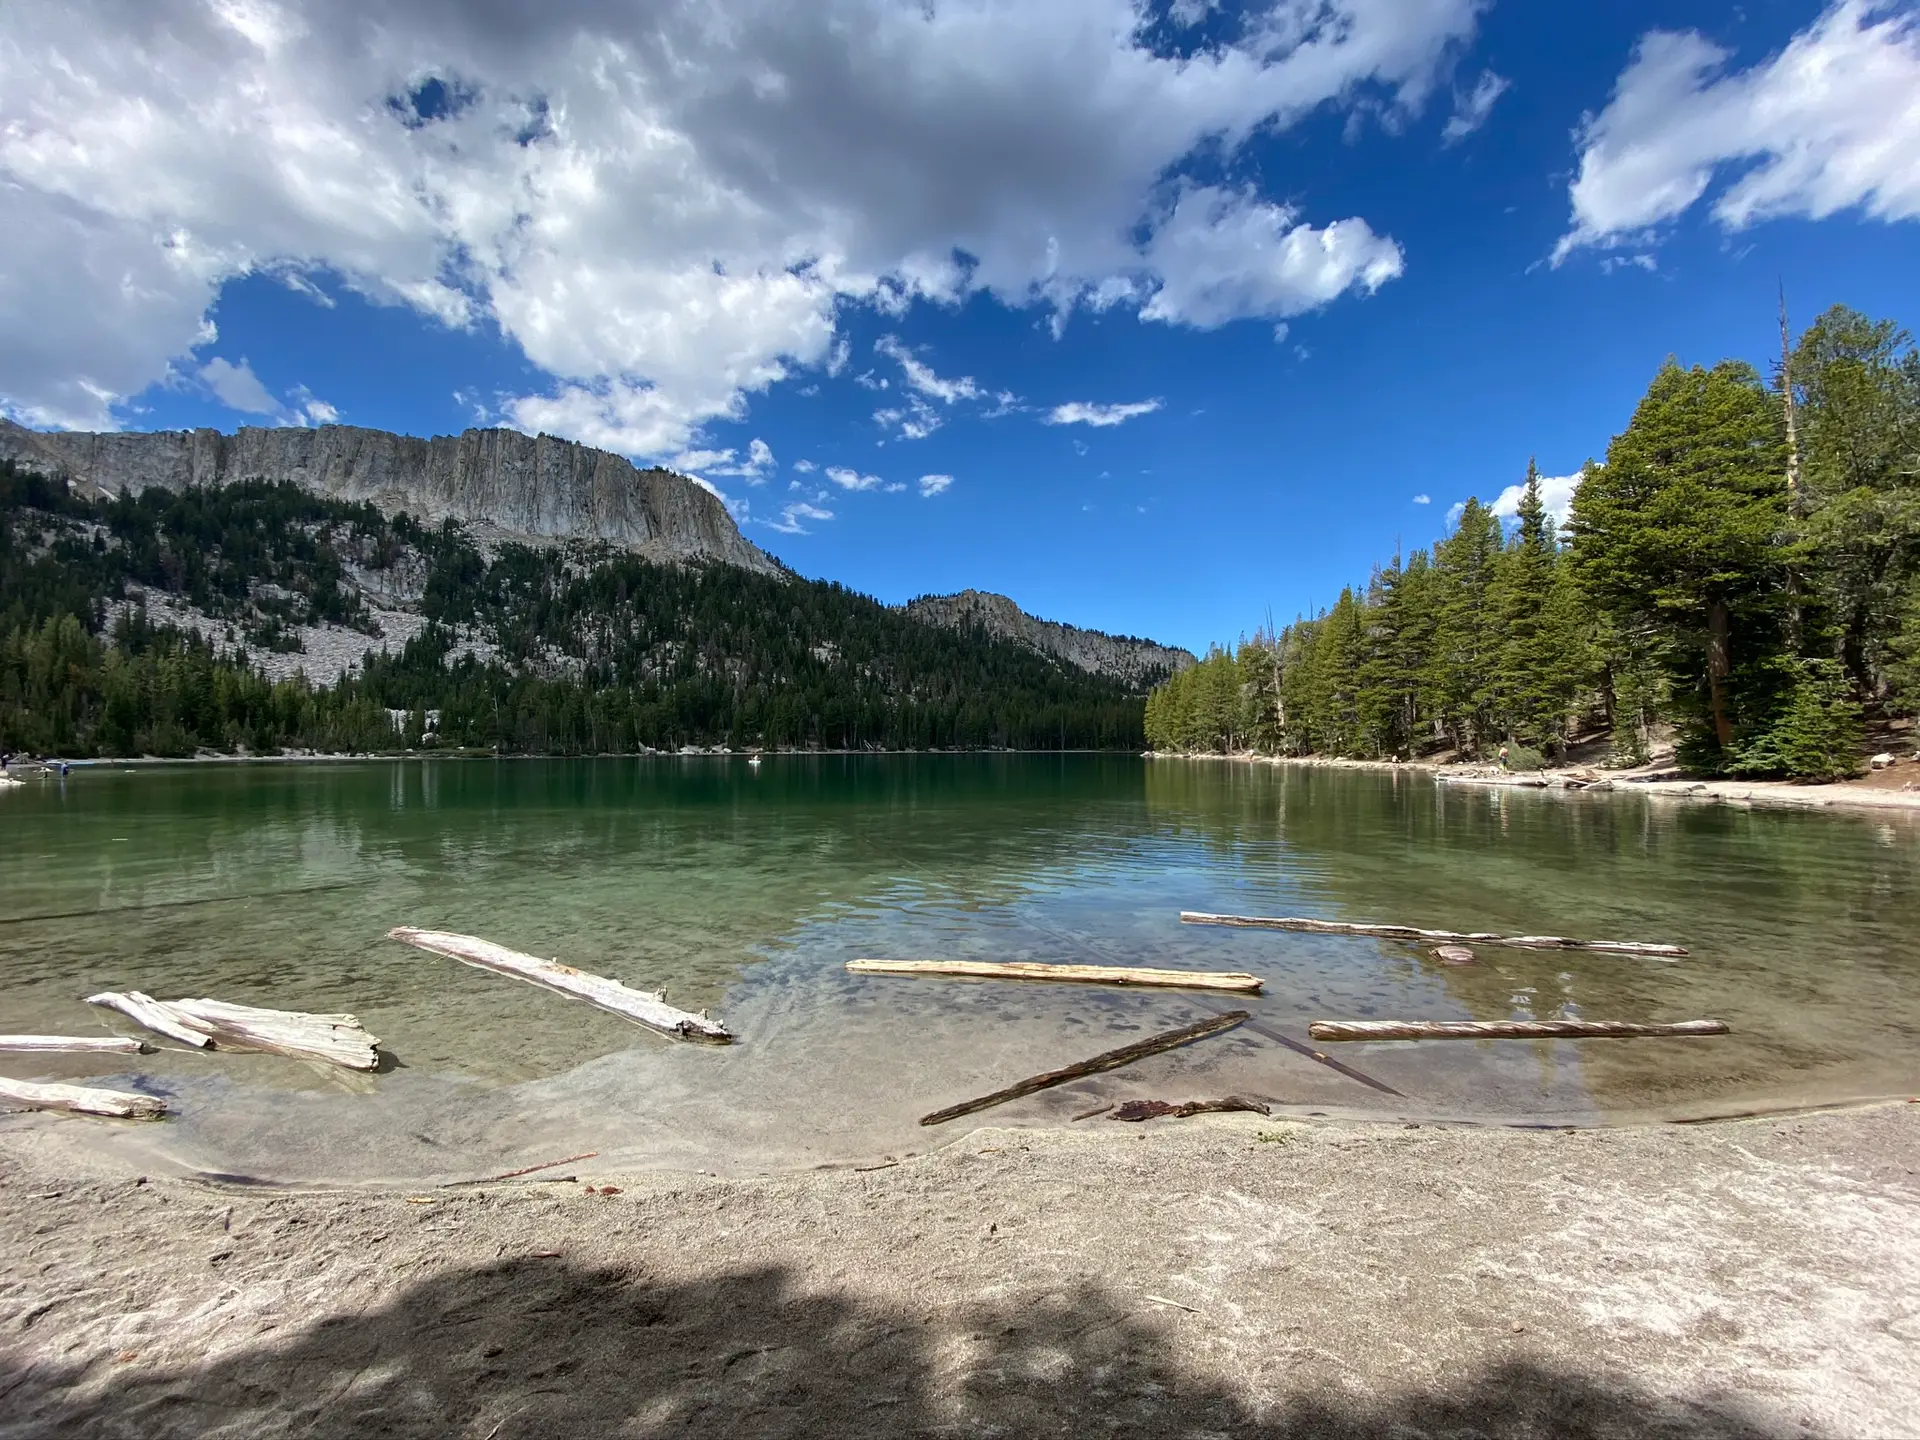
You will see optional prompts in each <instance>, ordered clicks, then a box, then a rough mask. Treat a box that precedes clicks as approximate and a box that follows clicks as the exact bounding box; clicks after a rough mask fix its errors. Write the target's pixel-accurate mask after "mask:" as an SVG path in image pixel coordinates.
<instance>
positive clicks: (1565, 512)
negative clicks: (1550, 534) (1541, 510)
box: [1490, 471, 1580, 525]
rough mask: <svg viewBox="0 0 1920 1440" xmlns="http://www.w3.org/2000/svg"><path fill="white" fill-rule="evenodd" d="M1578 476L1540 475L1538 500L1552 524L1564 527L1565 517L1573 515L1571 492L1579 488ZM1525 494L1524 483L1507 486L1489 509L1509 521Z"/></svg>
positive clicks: (1576, 472) (1517, 510)
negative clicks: (1542, 504)
mask: <svg viewBox="0 0 1920 1440" xmlns="http://www.w3.org/2000/svg"><path fill="white" fill-rule="evenodd" d="M1579 485H1580V474H1579V472H1578V471H1575V472H1574V473H1573V474H1571V475H1542V476H1541V477H1540V499H1541V501H1542V502H1543V503H1544V504H1545V505H1546V507H1547V513H1548V514H1549V515H1551V516H1553V519H1554V523H1555V524H1557V525H1564V524H1566V523H1567V517H1568V516H1569V515H1571V514H1573V492H1574V491H1575V490H1576V489H1577V488H1579ZM1526 493H1527V487H1526V482H1524V481H1522V482H1521V483H1520V484H1518V485H1509V486H1507V488H1506V489H1504V490H1502V491H1501V492H1500V494H1499V497H1498V498H1497V499H1495V500H1494V502H1493V504H1492V506H1491V507H1490V508H1491V509H1492V511H1493V513H1494V514H1496V515H1498V516H1499V517H1500V518H1501V519H1502V520H1511V519H1513V518H1514V517H1515V516H1516V515H1518V514H1519V513H1520V497H1521V496H1523V495H1525V494H1526Z"/></svg>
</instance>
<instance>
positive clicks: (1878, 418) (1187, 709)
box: [1146, 307, 1920, 779]
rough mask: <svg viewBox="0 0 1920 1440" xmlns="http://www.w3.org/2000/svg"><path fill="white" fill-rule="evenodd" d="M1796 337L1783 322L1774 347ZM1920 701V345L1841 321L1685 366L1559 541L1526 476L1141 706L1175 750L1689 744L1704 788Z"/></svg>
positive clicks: (1775, 770)
mask: <svg viewBox="0 0 1920 1440" xmlns="http://www.w3.org/2000/svg"><path fill="white" fill-rule="evenodd" d="M1784 338H1785V331H1784V327H1783V340H1784ZM1916 709H1920V354H1917V353H1916V351H1915V349H1914V345H1913V342H1912V339H1911V337H1910V336H1909V335H1908V333H1907V332H1906V331H1904V330H1902V329H1901V328H1900V327H1899V326H1897V325H1895V324H1894V323H1892V322H1890V321H1876V320H1870V319H1868V318H1867V317H1866V316H1863V315H1860V314H1858V313H1856V312H1854V311H1852V310H1848V309H1846V308H1843V307H1836V308H1834V309H1832V310H1829V311H1828V312H1827V313H1825V314H1824V315H1822V316H1821V317H1820V318H1819V319H1818V320H1817V321H1815V322H1814V324H1813V325H1812V326H1811V327H1809V328H1808V329H1807V330H1806V332H1805V333H1804V334H1802V335H1801V336H1800V337H1799V339H1798V341H1797V342H1796V343H1795V344H1793V346H1792V347H1791V349H1790V351H1789V350H1787V349H1786V347H1785V346H1784V345H1783V355H1782V358H1781V361H1780V363H1779V364H1778V365H1776V366H1775V369H1774V373H1773V375H1772V376H1771V377H1770V378H1769V379H1763V378H1762V377H1761V375H1760V374H1759V372H1757V371H1756V370H1755V369H1754V368H1753V367H1752V366H1751V365H1748V364H1746V363H1743V362H1740V361H1735V360H1728V361H1723V362H1721V363H1720V364H1718V365H1715V366H1714V367H1712V368H1711V369H1703V368H1700V367H1697V366H1696V367H1694V368H1691V369H1687V368H1683V367H1681V366H1680V365H1679V364H1678V363H1677V362H1675V361H1672V360H1669V361H1668V362H1667V364H1665V365H1664V366H1663V367H1662V368H1661V369H1660V371H1659V373H1658V374H1657V375H1655V376H1654V378H1653V383H1652V384H1651V385H1650V386H1649V387H1648V389H1647V393H1646V395H1645V397H1644V398H1643V399H1642V400H1641V401H1640V403H1639V405H1638V407H1637V408H1636V409H1635V411H1634V413H1633V416H1632V418H1631V420H1630V421H1629V422H1628V424H1627V426H1626V428H1625V429H1624V430H1623V431H1622V432H1621V433H1620V434H1618V435H1617V436H1615V437H1614V439H1613V442H1612V443H1611V444H1610V445H1609V446H1608V448H1607V453H1606V459H1605V461H1604V463H1596V462H1592V461H1590V462H1589V463H1588V464H1587V466H1586V467H1585V468H1584V470H1583V471H1582V474H1581V480H1580V483H1579V485H1578V488H1577V489H1576V491H1575V493H1574V500H1573V507H1572V514H1571V517H1570V519H1569V521H1568V523H1567V525H1566V526H1565V529H1564V531H1561V530H1559V529H1558V528H1557V527H1556V526H1555V525H1554V523H1553V520H1552V517H1551V516H1550V515H1549V514H1548V513H1547V510H1546V507H1545V505H1544V503H1543V501H1542V497H1541V493H1540V484H1539V476H1538V474H1537V472H1534V471H1533V470H1532V468H1531V467H1529V474H1528V476H1527V487H1526V491H1525V497H1524V499H1523V500H1522V502H1521V504H1520V505H1519V507H1518V513H1517V515H1516V516H1515V517H1514V524H1513V525H1512V528H1511V531H1510V532H1509V531H1508V529H1507V527H1505V526H1503V524H1502V522H1501V520H1500V519H1499V518H1498V517H1496V516H1495V515H1494V514H1493V513H1492V512H1491V511H1490V510H1489V509H1488V507H1487V506H1485V505H1484V504H1482V503H1481V502H1480V501H1479V500H1477V499H1472V500H1469V501H1467V503H1466V505H1465V507H1464V508H1463V509H1462V511H1461V513H1460V515H1459V518H1458V520H1457V522H1456V523H1455V524H1454V526H1453V529H1452V532H1451V533H1450V534H1448V535H1447V536H1446V537H1445V538H1444V539H1442V540H1440V541H1439V542H1438V543H1436V544H1435V545H1434V546H1433V548H1432V549H1431V550H1416V551H1414V552H1413V553H1412V554H1411V555H1408V556H1405V557H1400V556H1396V557H1395V558H1394V559H1393V560H1392V561H1391V562H1390V563H1388V564H1386V565H1384V566H1381V567H1380V568H1378V569H1376V570H1375V571H1374V573H1373V575H1372V576H1371V577H1370V578H1369V579H1368V581H1367V582H1366V584H1364V585H1361V586H1355V587H1351V588H1349V589H1347V590H1345V591H1343V592H1342V593H1341V595H1340V598H1339V600H1338V601H1337V602H1336V603H1335V604H1334V605H1333V606H1332V608H1330V609H1328V610H1325V611H1323V612H1321V613H1320V614H1318V615H1314V616H1312V617H1305V618H1301V619H1299V620H1296V621H1295V622H1294V623H1293V624H1291V625H1288V626H1286V627H1285V628H1283V629H1280V630H1279V631H1278V633H1273V632H1272V631H1271V630H1263V631H1262V632H1260V633H1257V634H1255V635H1254V636H1253V637H1252V638H1250V639H1243V640H1242V642H1241V643H1240V644H1239V645H1238V646H1236V647H1234V648H1233V649H1231V650H1228V649H1222V648H1215V649H1214V650H1213V651H1212V653H1210V654H1209V655H1208V656H1207V658H1206V659H1205V660H1204V661H1203V662H1202V663H1201V664H1200V665H1198V666H1197V667H1194V668H1192V669H1189V670H1186V671H1184V672H1182V673H1181V674H1179V675H1177V676H1175V677H1173V678H1172V679H1171V680H1170V681H1168V682H1167V683H1165V684H1164V685H1162V686H1161V687H1160V688H1158V689H1156V690H1155V692H1154V693H1153V694H1152V696H1151V697H1150V698H1149V699H1148V702H1147V716H1146V726H1147V736H1148V740H1149V743H1150V744H1152V745H1153V746H1155V747H1156V748H1159V749H1166V750H1196V751H1218V750H1231V751H1237V750H1248V749H1253V750H1262V751H1266V752H1270V753H1277V754H1286V755H1309V754H1321V755H1335V756H1352V757H1356V758H1384V757H1399V758H1413V757H1416V756H1419V755H1422V754H1426V753H1429V752H1433V751H1438V750H1443V749H1450V750H1453V751H1455V752H1457V753H1459V754H1461V755H1463V756H1469V757H1472V756H1486V755H1488V754H1489V753H1490V752H1491V751H1492V750H1494V749H1495V748H1496V747H1498V746H1499V745H1501V744H1503V743H1504V744H1508V745H1509V746H1511V747H1515V748H1514V754H1515V755H1516V757H1518V758H1520V759H1521V760H1522V761H1523V762H1528V761H1533V760H1535V759H1536V758H1537V757H1536V756H1535V755H1534V754H1533V753H1531V752H1539V753H1540V755H1543V756H1545V757H1547V758H1552V757H1556V756H1558V755H1560V754H1562V753H1564V751H1565V749H1566V747H1567V745H1568V743H1569V740H1570V738H1571V737H1572V736H1574V735H1575V734H1577V733H1581V732H1584V731H1590V730H1597V729H1606V730H1610V731H1611V734H1612V747H1613V753H1614V757H1615V758H1616V759H1617V760H1618V761H1620V762H1622V763H1633V762H1638V761H1641V760H1644V759H1645V758H1646V757H1647V755H1648V753H1649V749H1650V746H1651V742H1652V737H1653V736H1654V735H1655V734H1656V733H1657V732H1659V731H1661V730H1662V729H1663V728H1664V727H1672V729H1673V731H1674V734H1675V737H1676V743H1677V751H1678V756H1679V759H1680V760H1681V762H1682V763H1684V764H1685V765H1686V766H1687V767H1688V768H1690V769H1691V770H1693V771H1695V772H1697V773H1701V774H1731V775H1747V776H1756V777H1758V776H1779V777H1793V778H1807V779H1822V778H1830V777H1836V776H1841V775H1846V774H1850V773H1853V772H1854V771H1855V770H1856V769H1857V768H1858V765H1859V756H1860V746H1861V735H1862V727H1863V724H1864V723H1865V722H1867V721H1869V720H1880V719H1885V718H1888V717H1891V716H1907V717H1910V716H1912V715H1913V714H1914V713H1915V711H1916Z"/></svg>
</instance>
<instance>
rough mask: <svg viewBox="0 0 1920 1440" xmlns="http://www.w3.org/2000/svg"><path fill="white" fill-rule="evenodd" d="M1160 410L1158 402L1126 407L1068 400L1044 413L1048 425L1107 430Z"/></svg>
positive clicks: (1137, 402) (1138, 401) (1141, 402)
mask: <svg viewBox="0 0 1920 1440" xmlns="http://www.w3.org/2000/svg"><path fill="white" fill-rule="evenodd" d="M1159 408H1160V401H1159V400H1157V399H1155V400H1136V401H1134V402H1132V403H1131V404H1126V405H1100V404H1096V403H1094V402H1092V401H1089V400H1069V401H1068V402H1067V403H1066V404H1064V405H1056V406H1054V407H1053V409H1051V410H1049V411H1048V412H1047V413H1046V416H1045V417H1044V418H1045V423H1047V424H1048V425H1092V426H1094V427H1095V428H1096V429H1102V430H1104V429H1107V428H1109V427H1110V426H1114V425H1124V424H1126V422H1127V421H1129V420H1132V419H1133V418H1135V417H1136V416H1139V415H1151V414H1153V412H1154V411H1156V410H1158V409H1159Z"/></svg>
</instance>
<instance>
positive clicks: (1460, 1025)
mask: <svg viewBox="0 0 1920 1440" xmlns="http://www.w3.org/2000/svg"><path fill="white" fill-rule="evenodd" d="M1307 1033H1308V1034H1309V1035H1311V1036H1313V1038H1314V1039H1316V1040H1608V1039H1616V1040H1631V1039H1638V1038H1642V1037H1647V1038H1652V1037H1657V1036H1669V1035H1676V1036H1677V1035H1725V1034H1728V1033H1729V1030H1728V1026H1727V1022H1726V1021H1724V1020H1678V1021H1675V1022H1673V1023H1671V1024H1667V1025H1642V1024H1637V1023H1634V1022H1632V1021H1626V1020H1315V1021H1314V1022H1313V1023H1312V1024H1311V1025H1309V1026H1307Z"/></svg>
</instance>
